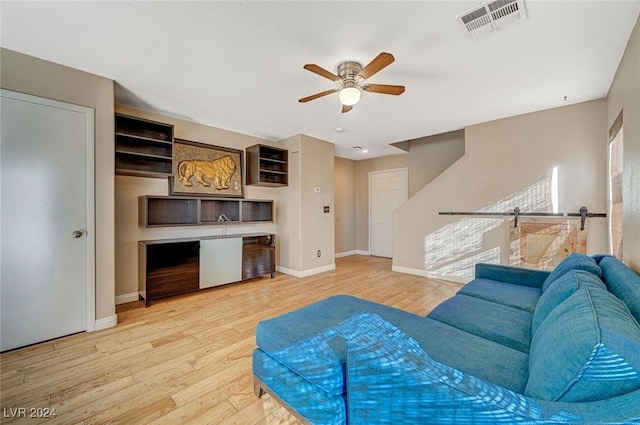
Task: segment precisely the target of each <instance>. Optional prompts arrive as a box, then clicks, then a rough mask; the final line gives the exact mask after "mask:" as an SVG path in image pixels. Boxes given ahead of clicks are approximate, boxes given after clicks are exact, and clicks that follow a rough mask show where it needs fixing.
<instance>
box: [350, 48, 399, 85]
mask: <svg viewBox="0 0 640 425" xmlns="http://www.w3.org/2000/svg"><path fill="white" fill-rule="evenodd" d="M395 60H396V59H395V58H394V57H393V55H392V54H391V53H386V52H382V53H380V54H379V55H378V56H376V57H375V59H373V60H372V61H371V62H369V64H368V65H367V66H365V67H364V68H362V70H361V71H360V72H358V73H357V74H356V78H362V79H363V80H366V79H367V78H369V77H371V76H372V75H373V74H375V73H377V72H379V71H381V70H382V69H384V68H386V67H387V66H388V65H390V64H392V63H393V61H395Z"/></svg>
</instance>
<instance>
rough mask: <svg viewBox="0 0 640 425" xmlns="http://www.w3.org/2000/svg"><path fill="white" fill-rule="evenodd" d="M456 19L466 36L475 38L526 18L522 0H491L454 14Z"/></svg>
mask: <svg viewBox="0 0 640 425" xmlns="http://www.w3.org/2000/svg"><path fill="white" fill-rule="evenodd" d="M456 19H457V20H458V22H460V23H461V24H462V26H463V29H464V32H465V34H466V35H467V37H469V38H470V39H471V40H476V39H478V38H481V37H484V36H485V35H488V34H491V33H492V32H495V31H497V30H499V29H500V28H504V27H506V26H507V25H511V24H515V23H516V22H520V21H523V20H525V19H527V12H526V11H525V10H524V0H493V1H488V2H486V3H483V4H481V5H480V6H477V7H474V8H473V9H471V10H468V11H466V12H464V13H462V14H460V15H458V16H456Z"/></svg>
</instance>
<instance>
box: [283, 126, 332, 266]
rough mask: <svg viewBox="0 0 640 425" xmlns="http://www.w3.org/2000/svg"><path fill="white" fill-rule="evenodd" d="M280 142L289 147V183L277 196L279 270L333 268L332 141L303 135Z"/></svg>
mask: <svg viewBox="0 0 640 425" xmlns="http://www.w3.org/2000/svg"><path fill="white" fill-rule="evenodd" d="M279 143H280V144H281V145H282V146H284V147H286V148H287V149H289V186H288V187H286V188H281V189H280V192H279V198H278V199H279V204H280V217H281V220H279V222H278V238H279V241H280V254H279V255H280V257H279V270H280V271H283V272H285V273H289V274H292V275H294V276H306V275H309V274H314V273H317V272H321V271H324V270H330V269H331V268H333V267H335V263H334V252H335V250H334V249H335V243H334V202H333V199H334V186H333V185H334V183H333V178H334V172H333V158H334V157H333V151H334V147H333V144H331V143H328V142H325V141H323V140H319V139H315V138H313V137H309V136H305V135H297V136H293V137H289V138H287V139H285V140H282V141H280V142H279ZM315 187H319V188H320V189H321V191H320V192H319V193H316V192H315V191H314V188H315ZM325 205H326V206H329V211H330V212H329V213H324V209H323V207H324V206H325ZM318 250H320V252H321V256H320V257H318V256H317V255H316V252H317V251H318Z"/></svg>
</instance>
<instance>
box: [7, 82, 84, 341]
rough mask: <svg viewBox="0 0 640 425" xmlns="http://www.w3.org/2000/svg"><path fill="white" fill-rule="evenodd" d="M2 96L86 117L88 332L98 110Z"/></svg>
mask: <svg viewBox="0 0 640 425" xmlns="http://www.w3.org/2000/svg"><path fill="white" fill-rule="evenodd" d="M0 95H1V96H2V97H6V98H9V99H14V100H20V101H23V102H28V103H35V104H37V105H44V106H50V107H53V108H59V109H64V110H68V111H73V112H79V113H81V114H84V116H85V128H86V135H85V143H86V150H85V194H86V202H87V204H86V210H85V211H86V216H87V229H86V235H85V237H86V239H87V276H86V281H87V332H93V331H95V327H96V295H95V294H96V224H95V216H96V214H95V165H94V164H95V154H94V151H95V110H94V109H93V108H89V107H86V106H80V105H74V104H71V103H66V102H61V101H57V100H52V99H47V98H44V97H38V96H32V95H29V94H24V93H19V92H15V91H11V90H6V89H0Z"/></svg>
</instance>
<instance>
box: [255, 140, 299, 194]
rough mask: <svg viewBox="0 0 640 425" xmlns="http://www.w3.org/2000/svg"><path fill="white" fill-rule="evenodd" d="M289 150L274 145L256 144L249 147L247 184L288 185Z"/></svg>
mask: <svg viewBox="0 0 640 425" xmlns="http://www.w3.org/2000/svg"><path fill="white" fill-rule="evenodd" d="M288 177H289V152H288V151H287V150H286V149H280V148H276V147H273V146H266V145H254V146H250V147H248V148H247V184H248V185H254V186H287V185H288V183H289V182H288Z"/></svg>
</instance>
